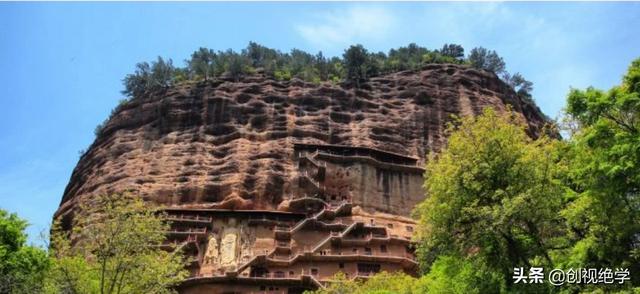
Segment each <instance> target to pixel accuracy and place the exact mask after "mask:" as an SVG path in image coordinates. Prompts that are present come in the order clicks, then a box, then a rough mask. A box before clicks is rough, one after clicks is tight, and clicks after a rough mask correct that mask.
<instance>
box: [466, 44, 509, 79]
mask: <svg viewBox="0 0 640 294" xmlns="http://www.w3.org/2000/svg"><path fill="white" fill-rule="evenodd" d="M469 63H470V64H471V66H473V67H475V68H479V69H484V70H487V71H490V72H493V73H495V74H497V75H500V74H502V73H503V72H504V71H505V63H504V60H503V59H502V57H500V56H499V55H498V53H496V51H493V50H488V49H486V48H483V47H476V48H473V49H471V52H470V53H469Z"/></svg>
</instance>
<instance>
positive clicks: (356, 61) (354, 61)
mask: <svg viewBox="0 0 640 294" xmlns="http://www.w3.org/2000/svg"><path fill="white" fill-rule="evenodd" d="M368 57H369V53H368V52H367V49H365V48H364V47H363V46H362V45H359V44H358V45H352V46H351V47H349V49H347V50H345V51H344V54H343V55H342V58H343V63H344V68H345V69H346V74H347V76H346V79H347V80H348V81H351V82H353V83H355V84H356V87H359V86H360V83H361V82H363V81H366V80H367V78H368V76H367V61H368Z"/></svg>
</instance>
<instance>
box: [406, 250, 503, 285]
mask: <svg viewBox="0 0 640 294" xmlns="http://www.w3.org/2000/svg"><path fill="white" fill-rule="evenodd" d="M504 292H506V285H505V281H504V278H503V277H502V275H501V274H500V273H498V272H496V271H495V270H492V269H490V268H488V267H487V265H486V264H485V263H484V261H483V260H482V259H481V258H462V257H459V256H452V255H441V256H439V257H438V258H437V259H436V261H435V262H434V263H433V265H432V266H431V270H430V271H429V273H427V274H426V275H425V276H423V277H422V278H420V279H419V280H418V283H416V285H415V286H414V293H455V294H474V293H476V294H482V293H504Z"/></svg>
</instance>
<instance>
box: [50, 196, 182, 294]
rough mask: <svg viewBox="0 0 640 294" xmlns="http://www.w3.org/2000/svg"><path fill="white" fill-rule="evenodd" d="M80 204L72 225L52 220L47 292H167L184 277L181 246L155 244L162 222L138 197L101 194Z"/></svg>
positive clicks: (161, 232)
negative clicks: (171, 247) (68, 227)
mask: <svg viewBox="0 0 640 294" xmlns="http://www.w3.org/2000/svg"><path fill="white" fill-rule="evenodd" d="M89 201H90V202H86V203H84V204H83V205H81V207H80V209H79V211H78V212H77V214H76V215H75V216H74V221H73V230H72V231H71V232H68V231H63V230H61V229H60V227H59V225H56V228H55V229H54V234H53V236H52V240H51V242H52V253H53V258H54V259H53V267H52V271H51V273H50V275H49V279H48V280H47V286H48V290H49V291H50V292H52V293H100V294H105V293H108V294H113V293H172V292H174V291H173V290H172V289H171V287H172V286H173V285H175V284H176V283H178V282H180V281H182V280H183V279H184V278H185V277H186V272H185V270H184V266H185V259H184V257H183V256H182V253H181V251H179V250H175V251H173V252H168V251H165V250H163V249H161V247H160V245H163V243H164V241H165V232H166V231H167V230H168V225H167V224H166V223H165V222H164V221H163V219H162V216H161V215H158V214H157V213H156V212H155V211H154V210H153V209H152V208H150V207H149V206H148V205H146V204H145V203H143V201H142V200H140V199H139V198H134V197H133V196H130V195H126V194H116V195H105V196H99V197H96V198H94V199H91V200H89Z"/></svg>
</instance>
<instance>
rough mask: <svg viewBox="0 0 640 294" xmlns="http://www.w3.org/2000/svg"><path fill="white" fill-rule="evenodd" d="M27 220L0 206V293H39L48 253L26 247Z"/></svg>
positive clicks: (47, 264)
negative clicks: (25, 231)
mask: <svg viewBox="0 0 640 294" xmlns="http://www.w3.org/2000/svg"><path fill="white" fill-rule="evenodd" d="M26 228H27V222H26V221H25V220H23V219H21V218H19V217H18V216H17V215H16V214H10V213H8V212H7V211H5V210H3V209H0V294H5V293H6V294H10V293H11V294H18V293H25V294H27V293H41V291H42V286H43V284H42V280H43V277H44V275H45V273H46V271H47V269H48V266H49V263H48V257H47V253H46V252H45V251H44V250H42V249H41V248H38V247H34V246H28V245H26V242H27V235H26V234H25V233H24V230H25V229H26Z"/></svg>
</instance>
